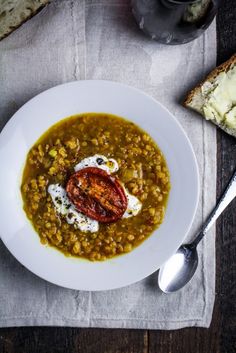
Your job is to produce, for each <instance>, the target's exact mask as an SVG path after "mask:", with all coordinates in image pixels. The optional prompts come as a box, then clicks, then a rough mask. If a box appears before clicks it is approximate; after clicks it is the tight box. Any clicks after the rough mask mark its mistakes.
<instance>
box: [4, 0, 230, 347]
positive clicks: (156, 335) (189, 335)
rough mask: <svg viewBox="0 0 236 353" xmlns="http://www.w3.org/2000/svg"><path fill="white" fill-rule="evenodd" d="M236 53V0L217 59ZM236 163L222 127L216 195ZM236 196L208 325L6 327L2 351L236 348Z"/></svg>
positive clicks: (222, 25)
mask: <svg viewBox="0 0 236 353" xmlns="http://www.w3.org/2000/svg"><path fill="white" fill-rule="evenodd" d="M234 53H236V0H222V3H221V7H220V9H219V12H218V16H217V62H218V64H220V63H222V62H223V61H225V60H227V59H228V58H229V57H230V55H232V54H234ZM235 168H236V141H235V139H234V138H232V137H230V136H228V135H226V134H225V133H223V132H222V131H218V132H217V195H218V196H220V194H221V192H222V190H223V189H224V187H225V185H226V184H227V182H228V181H229V179H230V176H231V174H232V173H233V171H234V169H235ZM235 209H236V200H234V201H233V202H232V203H231V205H230V206H229V207H228V209H227V211H226V212H225V213H224V215H223V217H221V219H220V220H219V222H218V223H217V237H216V273H217V275H216V301H215V307H214V313H213V318H212V323H211V326H210V328H209V329H202V328H186V329H182V330H177V331H148V330H146V331H145V330H114V329H89V328H88V329H79V328H53V327H51V328H48V327H27V328H5V329H0V353H62V352H63V353H64V352H67V353H72V352H73V353H85V352H86V353H236V216H235Z"/></svg>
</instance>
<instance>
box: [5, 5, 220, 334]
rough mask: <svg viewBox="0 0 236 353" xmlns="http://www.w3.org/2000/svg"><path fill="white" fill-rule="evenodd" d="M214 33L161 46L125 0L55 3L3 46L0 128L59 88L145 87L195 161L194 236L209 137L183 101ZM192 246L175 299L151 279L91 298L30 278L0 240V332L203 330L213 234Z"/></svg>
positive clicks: (209, 201)
mask: <svg viewBox="0 0 236 353" xmlns="http://www.w3.org/2000/svg"><path fill="white" fill-rule="evenodd" d="M215 36H216V34H215V24H214V23H213V25H211V27H210V28H209V29H208V30H207V31H206V32H205V34H204V35H203V36H202V37H200V38H198V39H197V40H195V41H193V42H191V43H189V44H186V45H182V46H164V45H160V44H158V43H156V42H154V41H152V40H150V39H149V38H148V37H146V36H145V35H144V34H142V32H141V31H140V30H139V29H138V27H137V25H136V23H135V21H134V18H133V16H132V12H131V6H130V2H129V1H128V0H109V1H105V0H104V1H102V0H87V1H85V0H77V1H76V0H74V1H66V0H54V1H52V3H51V4H50V5H49V6H47V7H46V8H45V9H44V10H43V11H42V12H41V13H40V14H38V15H37V16H35V17H34V18H32V19H31V20H30V21H29V22H27V23H25V24H24V25H23V26H22V27H21V28H19V29H18V30H17V31H15V32H14V33H13V34H11V35H10V36H9V37H8V38H6V39H5V40H3V41H2V42H0V81H1V85H0V127H1V128H2V127H3V126H4V124H5V122H6V121H7V120H8V119H9V118H10V117H11V116H12V114H13V113H14V112H15V111H16V110H17V109H18V108H20V106H21V105H22V104H24V103H25V102H27V101H28V100H29V99H30V98H32V97H33V96H34V95H36V94H38V93H39V92H42V91H43V90H45V89H47V88H49V87H52V86H55V85H57V84H60V83H63V82H68V81H71V80H80V79H105V80H114V81H119V82H123V83H127V84H129V85H132V86H135V87H137V88H140V89H142V90H143V91H145V92H147V93H148V94H150V95H151V96H153V97H154V98H156V99H157V100H159V101H160V102H161V103H162V104H164V105H165V106H166V107H167V108H168V109H169V110H170V111H171V112H172V113H173V114H174V115H175V116H176V117H177V119H178V120H179V122H180V123H181V124H182V126H183V127H184V129H185V131H186V132H187V134H188V136H189V138H190V140H191V142H192V144H193V147H194V150H195V153H196V156H197V159H198V165H199V169H200V178H201V193H200V202H199V207H198V210H197V214H196V217H195V222H194V225H193V227H192V229H191V231H190V233H189V234H188V238H187V240H191V239H193V238H194V235H195V234H196V232H197V230H198V228H199V226H200V225H201V224H202V222H203V220H204V219H205V218H206V216H207V215H208V213H209V211H210V210H211V209H212V207H213V205H214V203H215V190H216V134H215V128H214V127H213V126H212V125H210V124H209V123H207V122H206V121H204V120H203V119H202V118H201V117H199V116H197V115H196V114H194V113H192V112H190V111H188V110H186V109H184V108H182V107H181V105H180V102H181V100H182V98H183V96H184V94H185V93H186V92H187V91H188V89H189V88H191V87H193V85H194V84H195V83H197V82H198V81H199V79H201V78H202V77H203V76H204V75H205V74H206V73H207V72H208V71H209V69H211V68H212V67H213V66H214V65H215V58H216V44H215ZM33 118H34V117H32V119H33ZM36 123H37V122H36ZM173 231H174V230H173ZM198 250H199V267H198V270H197V272H196V274H195V276H194V278H193V279H192V281H191V282H190V283H189V284H188V285H186V287H185V288H183V289H182V290H180V291H179V292H177V293H174V294H170V295H166V294H163V293H162V292H161V291H160V290H159V289H158V285H157V273H155V274H153V275H152V276H150V277H148V278H146V279H144V280H142V281H141V282H138V283H136V284H133V285H130V286H128V287H125V288H122V289H117V290H112V291H104V292H97V293H91V292H84V291H73V290H69V289H64V288H60V287H58V286H55V285H52V284H50V283H48V282H46V281H44V280H42V279H40V278H38V277H36V276H35V275H33V274H32V273H31V272H29V271H28V270H27V269H25V268H24V267H23V266H22V265H20V264H19V263H18V262H17V261H16V260H15V259H14V258H13V256H12V255H11V254H10V253H9V252H8V250H7V249H6V248H5V247H4V245H3V244H2V243H1V242H0V326H2V327H6V326H28V325H54V326H79V327H110V328H111V327H122V328H142V329H146V328H149V329H178V328H182V327H186V326H201V327H208V326H209V325H210V322H211V317H212V309H213V304H214V290H215V245H214V230H211V231H210V232H209V234H208V236H207V237H206V238H205V239H204V240H203V241H202V243H201V244H200V246H199V248H198Z"/></svg>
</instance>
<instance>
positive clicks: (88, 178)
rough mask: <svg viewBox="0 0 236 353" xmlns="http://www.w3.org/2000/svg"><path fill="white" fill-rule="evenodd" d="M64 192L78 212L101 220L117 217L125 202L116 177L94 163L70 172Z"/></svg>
mask: <svg viewBox="0 0 236 353" xmlns="http://www.w3.org/2000/svg"><path fill="white" fill-rule="evenodd" d="M66 192H67V195H68V197H69V199H70V201H71V202H72V203H73V205H74V206H75V208H76V209H77V210H78V211H79V212H82V213H83V214H85V215H86V216H88V217H90V218H92V219H95V220H97V221H99V222H101V223H112V222H116V221H118V220H119V219H120V218H122V216H123V214H124V212H125V211H126V209H127V205H128V201H127V197H126V195H125V191H124V188H123V186H122V185H121V183H120V182H119V180H118V179H117V178H116V177H114V176H111V175H110V174H108V173H107V172H106V171H105V170H103V169H100V168H96V167H87V168H83V169H81V170H79V171H78V172H76V173H74V174H72V175H71V176H70V178H69V180H68V182H67V185H66Z"/></svg>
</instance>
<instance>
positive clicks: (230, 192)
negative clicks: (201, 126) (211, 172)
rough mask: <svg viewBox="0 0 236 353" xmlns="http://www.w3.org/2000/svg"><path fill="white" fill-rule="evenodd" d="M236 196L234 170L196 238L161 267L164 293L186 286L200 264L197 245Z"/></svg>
mask: <svg viewBox="0 0 236 353" xmlns="http://www.w3.org/2000/svg"><path fill="white" fill-rule="evenodd" d="M235 196H236V172H234V175H233V177H232V178H231V180H230V182H229V184H228V186H227V188H226V190H225V192H224V193H223V195H222V196H221V198H220V200H219V202H218V203H217V205H216V207H215V208H214V210H213V211H212V213H211V214H210V216H209V217H208V219H207V221H206V222H205V224H204V225H203V226H202V229H201V231H200V232H199V233H198V235H197V237H196V239H195V240H194V241H193V242H192V243H190V244H185V245H182V246H181V247H180V248H179V249H178V250H177V252H176V253H175V254H174V255H173V256H171V258H170V259H169V260H168V261H167V262H166V263H165V264H164V265H163V266H162V267H161V268H160V271H159V275H158V284H159V287H160V289H161V290H162V291H163V292H164V293H172V292H175V291H177V290H179V289H180V288H182V287H184V286H185V284H187V283H188V282H189V281H190V279H191V278H192V277H193V275H194V273H195V271H196V269H197V266H198V254H197V246H198V244H199V242H200V241H201V240H202V238H203V237H204V235H206V233H207V231H208V230H209V229H210V228H211V226H212V225H213V224H214V223H215V221H216V220H217V218H218V217H219V216H220V215H221V213H222V212H223V211H224V210H225V208H226V207H227V206H228V205H229V203H230V202H231V201H232V200H233V199H234V197H235Z"/></svg>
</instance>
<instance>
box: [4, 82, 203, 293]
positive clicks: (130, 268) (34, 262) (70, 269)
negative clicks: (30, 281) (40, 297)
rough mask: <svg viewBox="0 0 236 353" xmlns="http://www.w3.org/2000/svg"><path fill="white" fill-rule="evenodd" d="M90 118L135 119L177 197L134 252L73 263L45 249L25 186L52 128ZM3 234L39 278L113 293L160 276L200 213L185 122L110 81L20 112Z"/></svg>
mask: <svg viewBox="0 0 236 353" xmlns="http://www.w3.org/2000/svg"><path fill="white" fill-rule="evenodd" d="M82 112H107V113H112V114H116V115H119V116H122V117H125V118H127V119H129V120H132V121H133V122H135V123H136V124H138V125H139V126H141V127H142V128H143V129H144V130H146V131H147V132H148V133H149V134H150V135H151V136H152V137H153V139H154V140H155V141H156V142H157V144H158V145H159V147H160V148H161V150H162V151H163V153H164V155H165V158H166V160H167V164H168V167H169V170H170V176H171V185H172V188H171V192H170V197H169V202H168V206H167V212H166V216H165V219H164V222H163V224H162V225H161V227H160V228H159V229H158V230H157V231H155V232H154V233H153V234H152V235H151V236H150V237H149V238H148V239H147V240H146V241H144V243H143V244H142V245H141V246H139V247H137V248H136V249H135V250H133V251H132V252H131V253H129V254H126V255H123V256H120V257H117V258H114V259H111V260H108V261H104V262H89V261H86V260H81V259H78V258H68V257H65V256H64V255H63V254H61V253H60V252H59V251H57V250H55V249H53V248H52V247H46V246H43V245H41V243H40V240H39V236H38V234H37V233H36V232H35V231H34V230H33V228H32V226H31V224H30V222H29V221H28V219H27V218H26V216H25V213H24V211H23V209H22V199H21V194H20V183H21V176H22V170H23V167H24V163H25V158H26V155H27V153H28V150H29V148H30V147H31V146H32V145H33V144H34V143H35V141H36V140H37V139H38V138H39V137H40V136H41V135H42V133H43V132H44V131H45V130H47V129H48V128H49V127H50V126H51V125H53V124H54V123H56V122H57V121H59V120H60V119H63V118H65V117H67V116H70V115H73V114H78V113H82ZM0 165H1V173H0V185H1V188H0V214H1V223H0V234H1V237H2V240H3V242H4V244H5V245H6V247H7V248H8V249H9V250H10V252H11V253H12V254H13V255H14V256H15V257H16V258H17V260H18V261H19V262H21V263H22V264H23V265H24V266H25V267H27V268H28V269H29V270H30V271H32V272H33V273H35V274H36V275H38V276H40V277H42V278H44V279H46V280H47V281H50V282H52V283H55V284H58V285H60V286H63V287H68V288H73V289H80V290H93V291H95V290H105V289H113V288H118V287H122V286H126V285H128V284H131V283H133V282H136V281H139V280H141V279H142V278H144V277H146V276H148V275H150V274H151V273H152V272H154V271H156V270H157V269H158V268H159V267H160V266H161V265H162V264H163V263H164V262H165V261H166V260H167V259H168V258H169V257H170V256H171V255H172V254H173V253H174V252H175V251H176V249H177V248H178V247H179V245H180V244H181V243H182V242H183V240H184V238H185V236H186V234H187V232H188V230H189V228H190V226H191V224H192V221H193V218H194V215H195V212H196V208H197V203H198V196H199V176H198V167H197V163H196V158H195V155H194V152H193V149H192V147H191V144H190V142H189V140H188V138H187V136H186V135H185V133H184V131H183V129H182V128H181V126H180V125H179V123H178V122H177V120H176V119H175V118H174V117H173V115H172V114H170V113H169V112H168V111H167V110H166V109H165V108H164V107H163V106H162V105H160V104H159V103H157V102H156V101H155V100H154V99H152V98H151V97H149V96H147V95H146V94H144V93H143V92H141V91H139V90H137V89H134V88H131V87H128V86H125V85H123V84H119V83H114V82H108V81H79V82H71V83H67V84H63V85H60V86H57V87H54V88H52V89H49V90H47V91H45V92H43V93H41V94H39V95H38V96H36V97H34V98H33V99H31V100H30V101H29V102H28V103H26V104H25V105H24V106H23V107H22V108H21V109H19V110H18V111H17V112H16V113H15V114H14V116H13V117H12V119H11V120H10V121H9V122H8V124H7V125H6V126H5V128H4V129H3V131H2V133H1V135H0Z"/></svg>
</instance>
